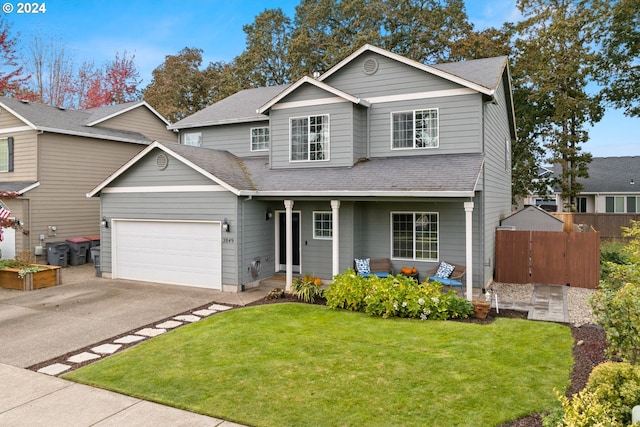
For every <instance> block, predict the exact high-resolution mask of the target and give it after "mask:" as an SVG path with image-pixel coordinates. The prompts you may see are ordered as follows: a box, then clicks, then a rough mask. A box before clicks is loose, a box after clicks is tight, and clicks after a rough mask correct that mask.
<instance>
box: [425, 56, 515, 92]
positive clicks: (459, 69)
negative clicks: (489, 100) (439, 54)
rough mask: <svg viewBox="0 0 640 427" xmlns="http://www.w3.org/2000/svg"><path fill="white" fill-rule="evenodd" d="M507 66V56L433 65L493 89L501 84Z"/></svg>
mask: <svg viewBox="0 0 640 427" xmlns="http://www.w3.org/2000/svg"><path fill="white" fill-rule="evenodd" d="M506 66H507V57H506V56H497V57H495V58H482V59H472V60H469V61H464V62H450V63H446V64H435V65H431V67H433V68H436V69H438V70H442V71H444V72H447V73H449V74H452V75H454V76H457V77H460V78H462V79H465V80H468V81H470V82H473V83H475V84H477V85H480V86H482V87H485V88H487V89H493V90H495V89H496V88H497V87H498V86H499V85H500V82H501V80H502V74H503V72H504V68H505V67H506Z"/></svg>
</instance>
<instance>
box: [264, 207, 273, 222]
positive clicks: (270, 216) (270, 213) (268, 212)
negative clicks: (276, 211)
mask: <svg viewBox="0 0 640 427" xmlns="http://www.w3.org/2000/svg"><path fill="white" fill-rule="evenodd" d="M271 218H273V211H272V210H271V208H267V215H266V217H265V220H267V221H269V220H270V219H271Z"/></svg>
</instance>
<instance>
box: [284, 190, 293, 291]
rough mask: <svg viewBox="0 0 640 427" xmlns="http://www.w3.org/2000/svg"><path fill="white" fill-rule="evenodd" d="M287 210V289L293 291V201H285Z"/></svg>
mask: <svg viewBox="0 0 640 427" xmlns="http://www.w3.org/2000/svg"><path fill="white" fill-rule="evenodd" d="M284 208H285V218H286V225H285V226H286V227H287V229H286V239H287V242H286V251H287V260H286V268H287V273H286V282H285V288H286V290H287V291H290V290H291V285H292V284H293V200H285V201H284Z"/></svg>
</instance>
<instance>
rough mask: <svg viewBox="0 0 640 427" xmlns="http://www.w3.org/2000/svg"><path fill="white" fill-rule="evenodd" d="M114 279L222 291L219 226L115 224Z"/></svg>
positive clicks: (152, 222) (132, 222) (196, 224)
mask: <svg viewBox="0 0 640 427" xmlns="http://www.w3.org/2000/svg"><path fill="white" fill-rule="evenodd" d="M114 234H115V238H114V242H113V247H114V249H113V253H114V277H117V278H121V279H130V280H142V281H149V282H158V283H169V284H176V285H187V286H198V287H206V288H212V289H222V262H221V236H220V224H219V223H202V222H163V221H114Z"/></svg>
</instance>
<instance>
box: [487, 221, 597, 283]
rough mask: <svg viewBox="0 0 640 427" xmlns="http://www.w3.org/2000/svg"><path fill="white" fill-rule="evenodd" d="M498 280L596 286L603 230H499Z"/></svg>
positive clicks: (497, 240)
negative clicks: (601, 231)
mask: <svg viewBox="0 0 640 427" xmlns="http://www.w3.org/2000/svg"><path fill="white" fill-rule="evenodd" d="M495 280H496V282H502V283H539V284H555V285H570V286H575V287H580V288H590V289H595V288H597V287H598V281H599V280H600V234H599V233H597V232H595V233H593V232H590V233H565V232H560V231H511V230H497V231H496V271H495Z"/></svg>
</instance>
